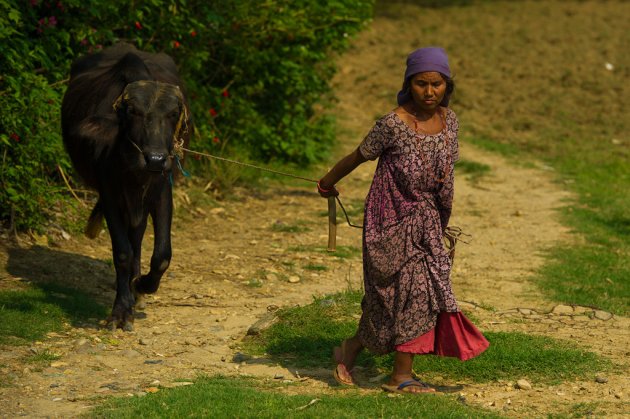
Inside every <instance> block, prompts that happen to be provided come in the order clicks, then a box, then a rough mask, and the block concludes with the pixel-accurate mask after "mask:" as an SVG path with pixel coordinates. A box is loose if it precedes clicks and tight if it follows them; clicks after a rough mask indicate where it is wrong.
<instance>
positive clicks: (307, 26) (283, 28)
mask: <svg viewBox="0 0 630 419" xmlns="http://www.w3.org/2000/svg"><path fill="white" fill-rule="evenodd" d="M372 7H373V0H337V1H331V2H319V1H315V0H301V1H299V2H294V1H288V0H269V1H265V2H260V1H255V0H246V1H243V0H226V1H222V2H206V1H198V0H193V1H189V0H149V1H142V2H140V3H124V4H122V3H118V2H113V3H112V2H105V3H104V2H99V1H96V0H87V1H79V0H60V1H47V0H31V1H15V0H0V43H1V44H2V46H1V47H0V74H2V76H1V77H0V126H2V131H0V220H2V221H4V222H9V223H10V224H11V225H12V226H14V227H17V228H19V229H26V228H38V227H41V226H42V224H43V223H44V222H45V221H46V219H47V214H46V211H47V210H50V208H52V207H53V206H54V204H55V202H57V201H59V199H60V198H62V197H63V194H64V191H65V190H66V188H65V187H63V185H64V183H63V181H62V171H63V172H64V173H71V171H72V170H71V167H70V164H69V162H68V158H67V156H66V154H65V153H64V151H63V146H62V143H61V138H60V126H59V125H60V124H59V112H60V103H61V98H62V96H63V92H64V91H65V88H66V84H65V82H66V81H67V77H68V74H69V68H70V63H71V62H72V60H73V59H75V58H76V57H78V56H80V55H84V54H88V53H93V52H98V51H100V50H101V49H103V48H105V47H107V46H108V45H111V44H113V43H115V42H117V41H126V42H130V43H132V44H135V45H136V46H138V47H140V48H142V49H144V50H147V51H156V52H158V51H159V52H166V53H168V54H170V55H172V56H173V57H174V59H175V61H176V62H177V63H178V65H179V67H180V70H181V75H182V78H183V80H184V81H185V84H186V85H187V89H188V91H189V93H190V97H191V103H192V110H193V115H194V118H195V123H196V128H197V133H198V136H197V137H196V139H194V140H193V142H192V146H193V147H194V148H195V149H196V150H199V151H211V152H213V153H215V154H216V153H218V154H238V155H239V157H241V158H242V159H243V160H247V159H248V158H255V159H257V160H262V161H269V160H272V159H276V160H278V161H280V162H292V163H294V164H298V165H307V164H309V163H313V162H315V161H317V160H318V159H321V158H322V156H324V155H325V154H326V152H327V150H328V149H329V147H330V145H331V144H332V141H333V135H334V132H333V128H332V123H333V121H332V119H331V118H330V117H328V116H326V115H325V110H326V108H327V107H328V106H329V105H330V103H331V99H332V92H331V90H330V87H329V85H328V82H329V80H330V78H331V77H332V75H333V73H334V66H333V64H332V60H329V59H328V57H329V55H330V54H331V53H332V52H334V51H337V50H340V49H342V48H344V47H345V46H346V44H347V42H348V39H349V38H350V36H351V35H352V34H354V33H355V32H357V31H358V30H360V29H361V28H362V27H363V23H364V22H366V21H367V20H368V19H369V18H370V17H371V15H372ZM196 166H197V170H196V173H197V174H206V175H208V176H211V177H212V176H213V174H214V175H216V174H217V172H220V171H221V166H220V165H216V164H214V163H210V162H207V161H205V160H202V161H199V162H198V163H197V165H196ZM231 177H233V176H232V174H228V178H231ZM75 181H76V180H75ZM226 181H227V182H228V183H229V181H230V180H229V179H227V180H226ZM219 183H220V182H219ZM42 209H43V211H42Z"/></svg>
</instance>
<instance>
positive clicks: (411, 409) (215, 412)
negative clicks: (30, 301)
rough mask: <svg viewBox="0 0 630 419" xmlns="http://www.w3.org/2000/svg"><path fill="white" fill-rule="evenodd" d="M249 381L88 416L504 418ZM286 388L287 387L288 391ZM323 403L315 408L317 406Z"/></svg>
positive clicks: (424, 402) (430, 402) (216, 382)
mask: <svg viewBox="0 0 630 419" xmlns="http://www.w3.org/2000/svg"><path fill="white" fill-rule="evenodd" d="M263 387H266V388H264V389H263V390H261V383H257V382H255V381H253V380H247V379H233V378H232V379H227V378H222V377H213V378H200V379H199V380H197V382H196V383H195V384H194V385H192V386H186V387H180V388H175V389H169V390H162V391H160V392H158V393H154V394H149V395H147V396H145V397H142V398H139V397H133V398H117V399H112V400H110V401H108V402H107V403H105V404H103V405H101V406H99V407H97V408H96V409H94V410H93V411H91V412H89V413H88V414H87V415H86V416H89V417H102V418H110V417H111V418H137V417H143V418H184V417H208V418H235V417H237V418H282V417H291V418H293V417H297V418H322V417H334V418H373V417H387V418H409V417H416V418H444V419H446V418H498V417H500V416H498V415H496V414H493V413H491V412H486V411H483V410H481V409H477V408H473V407H469V406H464V405H462V404H460V403H459V402H458V401H457V400H456V398H455V396H444V395H439V396H436V395H420V396H407V397H396V398H390V397H387V395H385V394H383V393H380V392H378V393H372V394H364V393H359V392H356V391H355V392H349V393H345V394H344V395H322V394H315V395H287V394H283V393H282V392H281V391H278V388H279V387H280V385H266V386H265V385H264V384H263ZM283 387H284V386H283ZM314 399H317V401H316V402H314V403H313V404H312V405H310V406H308V407H304V406H307V405H309V403H311V401H312V400H314Z"/></svg>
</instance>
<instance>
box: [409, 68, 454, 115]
mask: <svg viewBox="0 0 630 419" xmlns="http://www.w3.org/2000/svg"><path fill="white" fill-rule="evenodd" d="M409 84H410V88H411V96H412V98H413V101H414V103H415V104H416V106H417V107H419V108H420V110H424V111H430V112H432V111H434V110H435V109H437V107H438V106H440V102H442V99H444V95H445V94H446V81H444V78H442V75H441V74H440V73H438V72H437V71H430V72H426V73H418V74H415V75H413V76H412V77H411V80H410V81H409Z"/></svg>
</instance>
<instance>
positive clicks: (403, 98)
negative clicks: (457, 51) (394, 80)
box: [398, 47, 451, 106]
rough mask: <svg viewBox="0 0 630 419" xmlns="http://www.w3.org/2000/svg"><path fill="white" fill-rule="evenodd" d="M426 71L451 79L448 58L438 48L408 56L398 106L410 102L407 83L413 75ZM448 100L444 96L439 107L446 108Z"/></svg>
mask: <svg viewBox="0 0 630 419" xmlns="http://www.w3.org/2000/svg"><path fill="white" fill-rule="evenodd" d="M426 71H437V72H438V73H441V74H443V75H445V76H446V77H449V78H450V77H451V69H450V67H449V66H448V56H447V55H446V51H444V49H442V48H439V47H427V48H420V49H417V50H415V51H414V52H412V53H411V54H409V56H408V57H407V69H406V70H405V79H404V80H403V88H402V90H401V91H400V92H398V105H402V104H404V103H405V102H408V101H409V100H411V91H410V90H409V85H408V83H407V81H409V78H410V77H411V76H413V75H414V74H418V73H424V72H426ZM448 100H449V98H448V97H447V96H444V99H443V100H442V102H440V106H448Z"/></svg>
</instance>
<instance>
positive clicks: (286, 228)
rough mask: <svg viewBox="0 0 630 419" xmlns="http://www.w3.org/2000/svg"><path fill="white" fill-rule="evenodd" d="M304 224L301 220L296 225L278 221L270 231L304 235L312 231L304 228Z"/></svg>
mask: <svg viewBox="0 0 630 419" xmlns="http://www.w3.org/2000/svg"><path fill="white" fill-rule="evenodd" d="M304 223H305V222H304V221H302V222H300V221H299V220H298V221H297V222H296V223H295V224H286V223H284V222H282V221H277V222H275V223H273V224H272V225H271V227H270V230H271V231H274V232H278V233H304V232H306V231H311V229H310V228H308V227H306V226H304Z"/></svg>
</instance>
